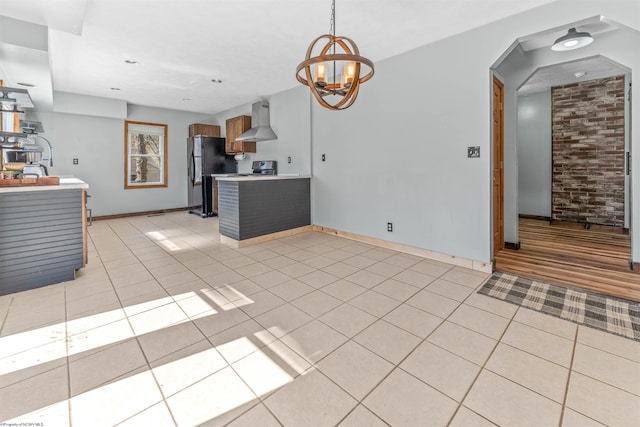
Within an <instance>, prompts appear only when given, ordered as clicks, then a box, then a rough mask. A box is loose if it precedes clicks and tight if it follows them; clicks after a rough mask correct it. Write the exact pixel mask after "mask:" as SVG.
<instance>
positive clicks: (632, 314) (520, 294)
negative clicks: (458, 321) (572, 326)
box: [478, 271, 640, 341]
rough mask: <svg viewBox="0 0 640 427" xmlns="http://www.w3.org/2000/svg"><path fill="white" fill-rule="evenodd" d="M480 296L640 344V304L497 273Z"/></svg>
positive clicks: (486, 284) (481, 289)
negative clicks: (639, 342) (486, 296)
mask: <svg viewBox="0 0 640 427" xmlns="http://www.w3.org/2000/svg"><path fill="white" fill-rule="evenodd" d="M478 293H480V294H483V295H488V296H490V297H493V298H497V299H500V300H503V301H507V302H510V303H512V304H517V305H520V306H522V307H526V308H530V309H532V310H536V311H539V312H542V313H546V314H550V315H552V316H555V317H559V318H561V319H565V320H569V321H571V322H574V323H578V324H580V325H585V326H590V327H592V328H596V329H600V330H602V331H605V332H610V333H612V334H616V335H620V336H623V337H625V338H629V339H632V340H635V341H640V303H637V302H633V301H629V300H625V299H621V298H615V297H610V296H607V295H603V294H598V293H594V292H589V291H585V290H582V289H577V288H574V287H569V286H563V285H556V284H553V283H548V282H543V281H540V280H534V279H528V278H526V277H522V276H518V275H515V274H512V273H504V272H501V271H496V272H495V273H494V274H493V275H492V276H491V277H490V278H489V280H487V282H486V283H485V284H484V285H483V286H482V288H480V290H479V291H478Z"/></svg>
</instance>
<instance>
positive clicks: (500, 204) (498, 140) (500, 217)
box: [490, 73, 504, 269]
mask: <svg viewBox="0 0 640 427" xmlns="http://www.w3.org/2000/svg"><path fill="white" fill-rule="evenodd" d="M496 86H498V87H499V88H500V95H499V102H500V106H499V110H498V111H499V126H498V134H497V135H496V132H495V131H494V129H495V128H494V126H493V123H494V120H495V118H494V111H495V109H494V107H495V106H494V100H495V89H496ZM490 114H491V259H492V262H493V265H494V269H495V257H496V253H497V252H498V251H499V250H501V249H503V248H504V83H503V81H502V80H501V79H500V78H499V77H498V76H497V75H496V74H495V73H492V75H491V108H490ZM496 145H497V146H496ZM496 150H498V151H496ZM496 154H499V158H498V159H497V158H496ZM497 161H499V162H500V163H501V164H500V166H499V169H500V171H499V178H498V179H499V181H498V188H499V190H498V191H499V194H498V196H499V198H498V201H496V194H495V191H496V190H495V189H496V186H495V182H494V181H495V168H496V162H497ZM496 205H497V206H496ZM496 211H497V212H496ZM496 214H497V215H496ZM496 216H497V220H496ZM496 223H497V224H496ZM496 227H497V228H498V237H497V238H498V241H499V242H501V243H500V244H498V245H496V236H495V233H496ZM496 246H498V247H496Z"/></svg>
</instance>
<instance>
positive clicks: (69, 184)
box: [0, 176, 89, 193]
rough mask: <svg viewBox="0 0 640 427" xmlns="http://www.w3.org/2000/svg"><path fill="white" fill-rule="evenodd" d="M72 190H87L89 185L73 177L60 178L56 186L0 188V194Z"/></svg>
mask: <svg viewBox="0 0 640 427" xmlns="http://www.w3.org/2000/svg"><path fill="white" fill-rule="evenodd" d="M74 188H81V189H85V190H86V189H87V188H89V184H87V183H86V182H84V181H82V180H80V179H78V178H75V177H73V176H61V177H60V184H58V185H22V186H16V187H0V193H15V192H25V191H54V190H70V189H74Z"/></svg>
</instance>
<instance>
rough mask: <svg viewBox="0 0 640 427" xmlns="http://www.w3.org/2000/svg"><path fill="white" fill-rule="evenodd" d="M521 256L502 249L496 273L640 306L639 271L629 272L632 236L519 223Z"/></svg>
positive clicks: (539, 222)
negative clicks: (614, 298) (579, 290)
mask: <svg viewBox="0 0 640 427" xmlns="http://www.w3.org/2000/svg"><path fill="white" fill-rule="evenodd" d="M519 225H520V232H519V235H520V250H512V249H503V250H501V251H500V252H498V254H497V255H496V268H497V269H498V270H501V271H507V272H511V273H517V274H520V275H522V276H526V277H530V278H533V279H540V280H546V281H550V282H555V283H559V284H567V285H571V286H577V287H581V288H585V289H589V290H592V291H596V292H601V293H605V294H609V295H613V296H617V297H621V298H626V299H630V300H633V301H640V271H638V270H637V268H636V270H634V271H631V270H629V259H630V257H631V255H630V254H631V243H630V238H629V235H628V234H621V233H612V232H607V231H602V230H596V229H594V230H585V229H584V228H582V227H570V226H569V227H568V226H564V225H550V224H549V222H548V221H544V220H536V219H524V218H521V219H520V223H519Z"/></svg>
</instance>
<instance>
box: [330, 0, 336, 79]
mask: <svg viewBox="0 0 640 427" xmlns="http://www.w3.org/2000/svg"><path fill="white" fill-rule="evenodd" d="M330 34H331V35H332V36H333V38H335V37H336V0H331V30H330ZM333 54H334V55H335V54H336V44H335V43H334V44H333ZM333 81H334V82H335V81H336V61H333Z"/></svg>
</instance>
